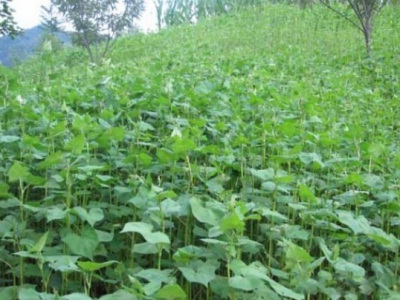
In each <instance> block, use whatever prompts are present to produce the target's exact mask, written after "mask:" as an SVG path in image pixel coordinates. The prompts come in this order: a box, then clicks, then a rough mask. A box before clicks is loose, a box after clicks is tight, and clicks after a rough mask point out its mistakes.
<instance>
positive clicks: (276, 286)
mask: <svg viewBox="0 0 400 300" xmlns="http://www.w3.org/2000/svg"><path fill="white" fill-rule="evenodd" d="M267 281H268V283H269V285H270V286H271V287H272V289H273V290H274V291H275V292H276V293H277V294H278V295H280V296H282V297H286V298H290V299H295V300H303V299H304V295H302V294H299V293H296V292H294V291H292V290H291V289H288V288H287V287H285V286H283V285H281V284H280V283H278V282H276V281H275V280H273V279H271V278H268V280H267Z"/></svg>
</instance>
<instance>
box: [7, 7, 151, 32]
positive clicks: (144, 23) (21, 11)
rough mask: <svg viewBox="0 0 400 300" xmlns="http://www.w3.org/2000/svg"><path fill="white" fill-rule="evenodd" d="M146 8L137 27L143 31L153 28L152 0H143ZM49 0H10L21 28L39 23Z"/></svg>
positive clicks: (27, 27)
mask: <svg viewBox="0 0 400 300" xmlns="http://www.w3.org/2000/svg"><path fill="white" fill-rule="evenodd" d="M145 3H146V10H145V12H144V14H143V16H142V18H141V19H140V21H139V22H138V25H139V27H140V28H141V29H142V30H144V31H152V30H155V29H156V28H157V27H156V15H155V9H154V4H153V1H152V0H145ZM49 4H50V0H12V1H11V7H12V8H13V9H14V10H15V12H14V18H15V20H16V22H17V23H18V25H19V26H20V27H21V28H23V29H29V28H32V27H35V26H36V25H39V24H40V21H41V18H40V15H41V13H42V11H41V8H40V7H41V6H42V5H44V6H48V5H49Z"/></svg>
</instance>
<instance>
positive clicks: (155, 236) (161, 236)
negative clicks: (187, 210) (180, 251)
mask: <svg viewBox="0 0 400 300" xmlns="http://www.w3.org/2000/svg"><path fill="white" fill-rule="evenodd" d="M142 235H143V238H144V239H145V240H146V241H147V242H149V243H152V244H170V243H171V241H170V240H169V237H168V235H166V234H165V233H162V232H161V231H157V232H149V233H144V234H142Z"/></svg>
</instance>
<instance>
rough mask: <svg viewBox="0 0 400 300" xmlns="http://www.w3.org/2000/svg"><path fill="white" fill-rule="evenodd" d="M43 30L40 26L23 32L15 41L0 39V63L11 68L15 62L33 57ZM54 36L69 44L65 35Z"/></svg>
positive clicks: (67, 36)
mask: <svg viewBox="0 0 400 300" xmlns="http://www.w3.org/2000/svg"><path fill="white" fill-rule="evenodd" d="M43 34H44V30H43V29H42V28H41V27H40V26H36V27H33V28H31V29H27V30H24V32H23V33H22V34H21V35H19V36H17V37H16V38H15V39H11V38H10V37H7V36H5V37H0V62H1V63H2V64H3V65H4V66H7V67H11V66H12V65H13V64H14V63H15V62H18V61H23V60H25V59H27V58H28V57H30V56H31V55H33V54H34V53H35V51H36V50H37V47H38V45H39V43H40V40H41V38H42V36H43ZM56 36H57V37H58V38H59V39H60V40H61V41H62V42H64V43H66V44H69V43H70V37H69V35H68V34H67V33H57V34H56Z"/></svg>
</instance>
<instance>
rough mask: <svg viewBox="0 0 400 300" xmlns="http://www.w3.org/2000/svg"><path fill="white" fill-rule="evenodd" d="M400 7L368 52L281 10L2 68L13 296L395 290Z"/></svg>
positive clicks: (2, 190) (319, 18) (323, 23)
mask: <svg viewBox="0 0 400 300" xmlns="http://www.w3.org/2000/svg"><path fill="white" fill-rule="evenodd" d="M398 13H399V12H398V11H396V10H391V9H387V10H384V11H383V16H382V18H380V19H378V20H377V23H376V35H375V41H374V46H375V48H374V53H373V55H374V56H373V57H372V58H369V59H366V58H365V52H364V49H363V42H362V39H361V37H360V36H359V35H358V33H357V32H356V31H355V29H353V28H352V27H350V26H349V25H348V24H347V23H344V22H343V21H342V20H340V19H338V18H337V17H335V16H334V15H332V14H331V13H330V12H329V11H326V10H323V9H321V8H319V7H314V8H313V9H312V10H299V9H298V8H296V7H292V6H286V5H268V6H265V7H263V8H262V9H256V10H255V9H254V10H248V11H243V12H241V13H240V14H238V15H232V16H223V17H219V18H214V19H211V20H207V21H204V22H200V23H199V24H198V25H196V26H181V27H177V28H172V29H168V30H165V31H162V32H160V33H159V34H151V35H138V36H134V37H126V38H121V39H120V40H118V42H117V43H116V44H115V47H114V48H113V51H112V53H111V54H110V56H109V57H108V59H106V60H105V61H104V62H103V63H102V64H101V65H100V66H92V65H89V64H88V63H87V60H86V58H85V55H84V52H82V50H79V49H69V50H65V51H63V52H59V53H53V54H52V53H45V54H43V55H41V56H40V57H37V58H35V59H32V60H30V61H27V62H26V63H24V64H22V65H21V66H18V68H16V69H15V70H5V71H2V70H0V71H1V72H2V76H4V77H6V78H7V80H5V81H3V82H2V83H0V84H2V86H0V95H1V97H2V98H1V100H2V101H1V102H2V108H1V109H0V144H1V147H0V157H1V158H2V159H1V160H0V170H2V172H1V173H0V199H1V200H2V201H0V208H2V209H1V210H0V235H1V236H2V239H1V240H0V258H1V260H0V264H2V263H4V265H5V266H6V268H2V269H0V298H1V299H3V298H4V299H39V298H40V297H42V298H45V299H56V297H57V296H56V295H55V294H58V295H63V296H65V299H101V300H110V299H129V300H130V299H132V300H135V299H199V300H200V299H340V298H346V299H357V298H358V297H359V296H361V297H365V298H371V299H390V297H396V296H397V295H398V294H397V293H398V292H397V290H396V286H398V284H399V282H398V276H397V274H398V272H399V267H400V265H399V261H398V257H397V256H398V253H399V245H400V240H399V239H398V238H397V237H398V236H399V230H398V223H399V214H400V206H399V204H398V201H399V198H398V197H399V196H398V195H399V193H398V178H399V174H398V169H399V167H400V148H399V145H398V140H399V138H400V134H399V128H400V121H399V119H398V115H399V113H400V105H399V89H400V80H399V74H400V70H399V65H398V64H397V63H396V62H397V61H398V60H399V58H400V56H399V55H400V51H399V47H400V46H399V45H400V36H399V34H400V33H399V32H398V30H397V27H398V24H397V22H398V21H397V20H398V19H399V18H398ZM21 295H22V296H21ZM24 297H25V298H24ZM63 299H64V298H63ZM393 299H394V298H393Z"/></svg>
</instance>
